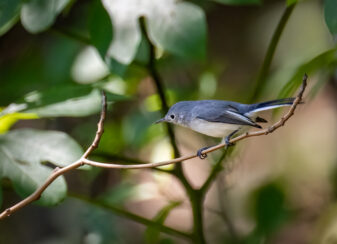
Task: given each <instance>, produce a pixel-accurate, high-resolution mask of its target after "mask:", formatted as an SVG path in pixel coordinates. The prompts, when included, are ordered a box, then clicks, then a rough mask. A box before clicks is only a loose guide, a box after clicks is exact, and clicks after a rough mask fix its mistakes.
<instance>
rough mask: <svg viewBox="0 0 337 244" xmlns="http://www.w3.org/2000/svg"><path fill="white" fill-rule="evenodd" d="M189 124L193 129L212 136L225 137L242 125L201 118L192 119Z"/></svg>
mask: <svg viewBox="0 0 337 244" xmlns="http://www.w3.org/2000/svg"><path fill="white" fill-rule="evenodd" d="M189 126H190V128H191V129H192V130H194V131H197V132H199V133H202V134H205V135H208V136H213V137H226V136H228V135H229V134H230V133H232V132H233V131H235V130H238V129H240V128H242V127H244V126H242V125H235V124H224V123H216V122H207V121H205V120H202V119H194V120H193V122H191V123H190V125H189Z"/></svg>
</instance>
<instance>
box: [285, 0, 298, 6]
mask: <svg viewBox="0 0 337 244" xmlns="http://www.w3.org/2000/svg"><path fill="white" fill-rule="evenodd" d="M297 2H298V0H287V6H288V7H289V6H291V5H293V4H295V3H297Z"/></svg>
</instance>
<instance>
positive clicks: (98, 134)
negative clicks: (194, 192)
mask: <svg viewBox="0 0 337 244" xmlns="http://www.w3.org/2000/svg"><path fill="white" fill-rule="evenodd" d="M307 78H308V77H307V75H304V77H303V82H302V86H301V89H300V91H299V93H298V94H297V96H296V98H295V100H294V102H293V104H292V106H291V107H290V109H289V111H288V112H287V113H286V114H285V115H284V116H283V117H282V118H281V119H280V120H279V121H277V122H276V123H275V124H273V125H271V126H270V127H268V128H266V129H263V130H258V131H254V132H249V133H248V132H247V133H244V134H242V135H239V136H237V137H235V138H232V139H231V140H230V141H229V142H230V143H235V142H238V141H240V140H243V139H245V138H248V137H253V136H262V135H268V134H269V133H272V132H274V131H275V130H276V129H278V128H280V127H281V126H283V125H284V124H285V122H287V120H288V119H289V118H290V117H291V116H292V115H293V114H294V111H295V109H296V107H297V105H298V104H299V103H300V102H301V101H302V98H303V93H304V91H305V88H306V86H307ZM106 109H107V108H106V97H105V95H104V94H103V99H102V112H101V117H100V120H99V122H98V128H97V132H96V136H95V139H94V141H93V143H92V144H91V146H90V147H89V148H88V149H87V151H86V152H85V153H84V154H83V156H82V157H81V158H80V159H79V160H77V161H76V162H73V163H72V164H69V165H68V166H66V167H64V168H58V167H57V168H55V169H54V171H53V172H52V174H51V175H50V176H49V177H48V179H47V180H46V182H45V183H44V184H43V185H42V186H40V187H39V188H38V189H37V190H36V191H35V192H34V193H32V194H31V195H30V196H28V197H27V198H25V199H23V200H22V201H20V202H19V203H17V204H15V205H14V206H12V207H10V208H7V209H6V210H4V211H3V212H2V213H1V214H0V219H4V218H6V217H8V216H10V215H11V214H13V213H14V212H16V211H18V210H19V209H21V208H23V207H25V206H26V205H28V204H30V203H31V202H33V201H36V200H38V199H39V198H40V196H41V194H42V193H43V192H44V190H45V189H46V188H47V187H48V186H49V185H50V184H51V183H52V182H53V181H54V180H55V179H56V178H57V177H59V176H60V175H63V174H65V173H66V172H69V171H71V170H73V169H76V168H78V167H80V166H82V165H85V164H86V165H91V166H95V167H101V168H109V169H142V168H153V167H158V166H163V165H169V164H176V163H179V162H182V161H186V160H189V159H192V158H196V157H198V156H197V155H196V154H192V155H187V156H183V157H179V158H175V159H172V160H167V161H163V162H156V163H148V164H133V165H123V164H110V163H101V162H96V161H92V160H89V159H87V158H88V156H89V155H90V153H91V152H92V151H93V150H94V149H95V148H96V147H97V146H98V143H99V141H100V139H101V137H102V134H103V123H104V119H105V116H106ZM225 146H226V143H221V144H219V145H216V146H213V147H210V148H208V149H206V150H204V151H203V154H207V153H210V152H213V151H215V150H218V149H220V148H223V147H225Z"/></svg>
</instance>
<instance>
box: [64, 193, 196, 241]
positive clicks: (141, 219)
mask: <svg viewBox="0 0 337 244" xmlns="http://www.w3.org/2000/svg"><path fill="white" fill-rule="evenodd" d="M68 195H69V196H70V197H72V198H75V199H80V200H82V201H84V202H87V203H89V204H91V205H94V206H98V207H101V208H104V209H107V210H109V211H111V212H113V213H115V214H116V215H119V216H122V217H126V218H128V219H131V220H133V221H135V222H138V223H141V224H144V225H146V226H155V227H156V228H158V229H159V230H160V231H161V232H163V233H166V234H170V235H175V236H178V237H182V238H185V239H189V240H190V239H191V238H192V236H191V234H189V233H186V232H183V231H179V230H177V229H174V228H171V227H168V226H166V225H163V224H160V223H159V222H154V221H152V220H150V219H147V218H144V217H142V216H140V215H137V214H134V213H131V212H129V211H126V210H124V209H121V208H118V207H115V206H112V205H109V204H106V203H104V202H102V201H99V200H93V199H90V198H88V197H86V196H83V195H79V194H74V193H71V194H68Z"/></svg>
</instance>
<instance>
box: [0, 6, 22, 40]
mask: <svg viewBox="0 0 337 244" xmlns="http://www.w3.org/2000/svg"><path fill="white" fill-rule="evenodd" d="M20 7H21V0H0V36H1V35H3V34H4V33H6V32H7V31H8V30H9V29H10V28H11V27H12V26H13V25H14V24H15V23H16V22H17V21H18V19H19V12H20Z"/></svg>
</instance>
